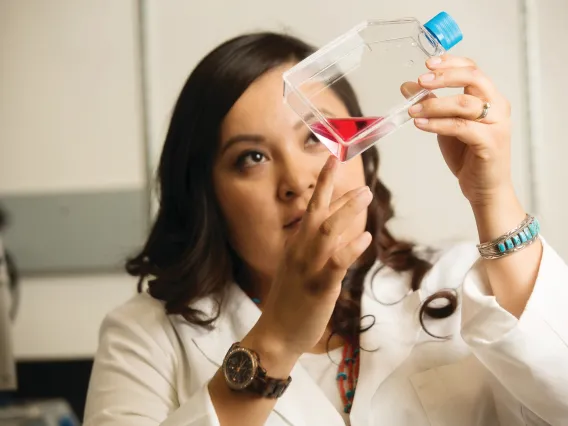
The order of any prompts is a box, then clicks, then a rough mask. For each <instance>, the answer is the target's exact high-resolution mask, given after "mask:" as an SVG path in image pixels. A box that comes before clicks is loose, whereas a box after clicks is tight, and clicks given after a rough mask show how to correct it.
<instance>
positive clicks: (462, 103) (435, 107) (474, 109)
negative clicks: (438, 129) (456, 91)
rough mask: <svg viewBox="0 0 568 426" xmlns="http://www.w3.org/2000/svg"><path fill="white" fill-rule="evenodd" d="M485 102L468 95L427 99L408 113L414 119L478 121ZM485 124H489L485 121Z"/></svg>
mask: <svg viewBox="0 0 568 426" xmlns="http://www.w3.org/2000/svg"><path fill="white" fill-rule="evenodd" d="M484 104H485V102H483V101H482V100H481V99H479V98H478V97H476V96H471V95H467V94H462V95H457V96H448V97H443V98H437V99H426V100H424V101H421V102H420V103H417V104H415V105H413V106H412V107H411V108H410V109H409V110H408V113H409V114H410V116H411V117H413V118H420V117H424V118H443V117H461V118H465V119H466V120H476V119H477V118H478V117H479V115H480V114H481V112H482V111H483V107H484ZM484 122H487V120H486V119H484Z"/></svg>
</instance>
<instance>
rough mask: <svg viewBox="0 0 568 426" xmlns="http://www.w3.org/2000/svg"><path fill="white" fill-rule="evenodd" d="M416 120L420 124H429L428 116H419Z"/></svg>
mask: <svg viewBox="0 0 568 426" xmlns="http://www.w3.org/2000/svg"><path fill="white" fill-rule="evenodd" d="M414 122H415V123H416V124H418V125H419V126H424V125H426V124H428V119H427V118H417V119H416V120H414Z"/></svg>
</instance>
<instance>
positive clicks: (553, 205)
mask: <svg viewBox="0 0 568 426" xmlns="http://www.w3.org/2000/svg"><path fill="white" fill-rule="evenodd" d="M536 4H537V5H538V8H536V9H535V11H536V12H537V13H536V17H535V18H536V25H537V30H538V31H537V34H538V46H537V48H538V51H537V52H536V53H537V54H538V56H539V58H540V61H539V64H537V65H538V70H537V71H538V74H539V77H540V78H539V79H538V81H536V82H535V83H536V84H537V85H538V86H537V89H540V90H539V91H540V99H539V100H540V102H539V104H538V105H536V106H535V114H537V115H538V117H537V118H538V122H539V127H538V130H539V134H538V135H537V136H538V146H537V150H538V155H539V157H540V162H541V167H540V170H541V171H542V173H541V174H539V176H536V178H538V179H539V182H540V184H539V188H541V194H540V195H541V197H540V198H541V206H540V213H541V215H542V218H543V222H544V225H545V229H544V230H543V232H546V238H547V239H548V240H549V241H550V242H551V243H552V244H553V245H554V247H555V248H556V249H557V250H558V251H559V252H560V254H561V255H562V256H563V258H564V259H567V260H568V226H567V221H566V218H567V217H568V198H567V197H566V195H565V194H566V187H567V185H568V167H567V161H566V160H567V159H568V138H567V136H566V134H567V133H566V123H565V122H564V120H565V119H566V118H565V117H566V100H567V99H568V86H567V82H566V75H567V74H568V47H566V43H567V41H566V40H567V38H568V27H567V25H566V23H567V22H568V3H567V2H566V1H565V0H544V1H539V2H536Z"/></svg>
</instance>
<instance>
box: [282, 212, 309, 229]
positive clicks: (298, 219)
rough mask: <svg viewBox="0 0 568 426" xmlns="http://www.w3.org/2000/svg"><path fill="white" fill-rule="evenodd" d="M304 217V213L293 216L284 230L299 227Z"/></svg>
mask: <svg viewBox="0 0 568 426" xmlns="http://www.w3.org/2000/svg"><path fill="white" fill-rule="evenodd" d="M303 216H304V212H302V213H297V214H295V215H294V216H292V218H291V219H290V220H289V221H288V222H287V223H286V225H284V228H285V229H287V228H293V227H295V226H296V225H298V224H299V223H300V222H301V221H302V217H303Z"/></svg>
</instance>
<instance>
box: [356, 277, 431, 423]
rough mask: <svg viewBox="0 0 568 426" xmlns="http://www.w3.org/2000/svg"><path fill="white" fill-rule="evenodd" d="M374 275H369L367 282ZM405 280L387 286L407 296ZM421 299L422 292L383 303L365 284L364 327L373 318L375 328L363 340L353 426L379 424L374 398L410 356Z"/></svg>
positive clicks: (368, 284) (369, 286) (417, 334)
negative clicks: (391, 303) (373, 403)
mask: <svg viewBox="0 0 568 426" xmlns="http://www.w3.org/2000/svg"><path fill="white" fill-rule="evenodd" d="M373 275H374V274H372V273H371V274H368V275H367V280H369V279H370V277H373ZM403 277H404V275H402V276H401V275H399V276H398V277H397V278H395V279H394V280H393V279H389V280H388V281H390V282H384V284H385V285H390V286H393V287H394V288H397V290H396V291H401V292H403V293H401V294H403V295H404V292H407V290H404V288H408V283H407V282H406V280H405V279H404V278H403ZM379 280H380V281H382V280H381V279H380V278H379ZM377 284H383V283H382V282H379V283H377ZM403 287H404V288H403ZM397 299H398V298H397ZM420 299H421V294H420V290H419V291H415V292H411V293H408V295H406V297H404V296H403V298H401V301H400V302H399V303H397V304H393V305H385V304H381V303H379V301H378V300H377V297H376V295H374V294H373V287H372V286H371V285H370V283H369V282H367V283H366V285H365V291H364V293H363V296H362V300H361V314H362V326H363V327H364V326H365V325H366V324H368V323H369V322H370V323H371V324H372V323H373V319H374V325H373V326H372V327H371V328H370V329H369V330H367V331H365V332H363V333H362V334H361V337H360V346H361V351H360V363H361V364H360V369H359V379H358V382H357V389H356V392H355V399H354V401H353V408H352V410H351V421H352V424H354V425H357V426H359V425H372V424H375V423H376V422H374V419H373V418H372V416H373V414H372V409H371V407H372V404H371V399H372V398H373V396H374V395H375V393H376V391H377V389H378V388H379V386H380V385H381V384H382V383H383V381H384V380H385V379H386V378H387V377H388V376H389V375H390V374H391V373H392V372H393V371H394V370H395V369H396V368H397V367H398V366H399V365H400V364H401V363H402V362H403V361H404V360H405V359H406V358H407V357H408V355H409V354H410V352H411V350H412V348H413V347H414V344H415V343H416V341H417V339H418V336H419V334H420V330H421V327H420V322H419V320H418V310H419V307H420V303H421V301H420ZM379 300H381V299H379Z"/></svg>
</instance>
